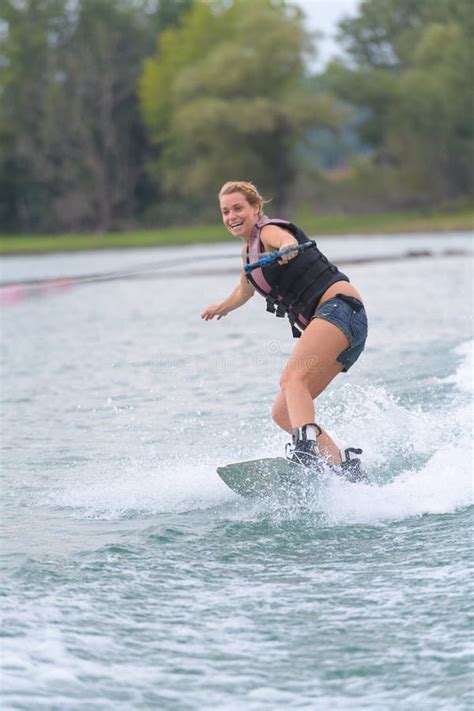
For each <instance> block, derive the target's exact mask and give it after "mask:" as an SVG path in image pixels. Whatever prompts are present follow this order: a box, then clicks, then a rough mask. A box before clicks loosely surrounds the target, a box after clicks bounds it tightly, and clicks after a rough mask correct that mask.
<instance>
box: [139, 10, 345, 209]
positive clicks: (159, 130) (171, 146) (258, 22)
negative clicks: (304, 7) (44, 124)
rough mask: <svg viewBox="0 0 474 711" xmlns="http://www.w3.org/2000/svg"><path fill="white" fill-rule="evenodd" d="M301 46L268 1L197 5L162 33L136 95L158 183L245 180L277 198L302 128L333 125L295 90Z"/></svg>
mask: <svg viewBox="0 0 474 711" xmlns="http://www.w3.org/2000/svg"><path fill="white" fill-rule="evenodd" d="M310 49H311V43H310V41H309V38H308V36H307V35H306V33H305V31H304V29H303V26H302V20H301V16H300V14H299V13H298V12H296V11H294V10H292V9H290V7H288V6H287V5H286V3H285V2H281V1H276V0H259V2H258V3H255V2H252V1H250V0H234V2H233V3H226V2H218V1H216V2H213V3H212V6H211V5H210V4H208V3H202V2H199V3H196V5H195V6H194V8H193V10H192V11H191V13H190V14H189V15H187V16H186V17H184V19H183V23H182V25H181V26H180V27H177V28H174V29H170V30H167V31H166V32H165V33H163V34H162V35H161V37H160V41H159V45H158V48H157V52H156V54H155V56H154V57H153V58H151V59H150V60H148V61H147V62H146V63H145V69H144V73H143V76H142V80H141V91H140V96H141V105H142V110H143V116H144V119H145V122H146V125H147V127H148V129H149V132H150V135H151V137H152V140H153V141H154V143H155V144H156V145H157V146H159V148H160V150H161V155H160V160H159V162H158V164H157V165H156V166H155V175H156V176H157V178H158V179H159V180H161V181H163V184H164V185H165V187H166V188H167V189H168V190H169V191H170V192H171V193H173V192H177V193H178V194H181V195H184V196H188V195H199V194H206V193H207V192H209V191H212V192H214V193H215V192H216V190H217V189H218V188H219V186H220V184H221V183H222V182H224V181H225V180H229V179H235V178H240V179H246V180H250V179H252V180H254V181H256V182H257V184H258V185H259V186H260V187H261V188H262V189H263V190H264V191H266V192H267V193H268V194H271V195H272V196H273V198H274V203H275V204H276V205H278V204H281V203H282V202H283V201H284V199H285V195H286V189H287V187H288V185H289V184H291V182H292V180H293V178H294V176H295V172H296V165H295V147H296V145H297V144H298V142H300V141H301V140H302V139H303V137H304V134H305V131H306V130H307V129H308V128H309V127H312V126H325V127H331V128H334V127H335V126H337V124H338V118H339V115H338V113H337V111H336V110H335V107H334V103H333V101H332V100H331V99H330V98H329V97H328V96H321V97H316V96H314V95H313V94H312V93H309V92H308V91H307V90H306V89H305V87H304V84H303V80H304V76H305V65H304V58H305V53H306V52H308V51H309V50H310Z"/></svg>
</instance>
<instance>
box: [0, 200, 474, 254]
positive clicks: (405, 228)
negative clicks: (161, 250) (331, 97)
mask: <svg viewBox="0 0 474 711" xmlns="http://www.w3.org/2000/svg"><path fill="white" fill-rule="evenodd" d="M294 219H295V221H297V219H296V217H295V218H294ZM300 224H301V226H302V227H303V228H304V229H305V231H306V232H307V233H308V234H309V235H311V236H318V235H347V234H367V235H369V234H400V233H409V232H456V231H468V230H472V229H473V226H474V211H473V210H472V209H470V210H467V209H463V210H457V211H450V212H439V213H434V212H433V213H423V214H422V213H413V212H411V213H381V214H371V215H357V216H341V215H321V216H318V217H311V218H308V217H304V218H303V219H301V221H300ZM227 239H228V236H227V233H226V231H225V229H224V227H223V226H222V225H208V226H202V227H169V228H164V229H157V230H138V231H135V232H120V233H110V234H105V235H100V234H67V235H55V236H41V235H38V236H30V235H21V236H18V235H16V236H13V235H4V236H0V254H2V255H8V254H11V255H13V254H43V253H48V252H75V251H81V250H96V249H128V248H138V247H157V246H165V245H166V246H177V245H186V244H205V243H211V242H224V241H226V240H227Z"/></svg>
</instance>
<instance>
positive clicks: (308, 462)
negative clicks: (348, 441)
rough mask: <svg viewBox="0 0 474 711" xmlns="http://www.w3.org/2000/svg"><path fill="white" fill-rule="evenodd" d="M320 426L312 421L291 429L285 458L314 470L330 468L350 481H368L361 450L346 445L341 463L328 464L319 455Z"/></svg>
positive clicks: (319, 470)
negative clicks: (290, 439)
mask: <svg viewBox="0 0 474 711" xmlns="http://www.w3.org/2000/svg"><path fill="white" fill-rule="evenodd" d="M321 431H322V430H321V428H320V427H319V425H317V424H315V423H314V422H312V423H308V424H307V425H303V426H302V427H295V428H293V430H292V433H291V434H292V442H291V443H289V444H287V446H286V458H287V459H288V460H289V461H290V462H293V463H294V464H300V465H301V466H303V467H306V468H307V469H312V470H314V471H315V472H321V471H324V470H326V471H327V470H328V469H329V470H330V471H332V472H334V474H336V475H337V476H342V477H344V478H345V479H347V481H350V482H351V483H355V482H368V481H369V479H368V477H367V474H366V473H365V472H364V470H363V468H362V464H361V461H360V458H359V457H358V456H357V455H359V454H362V450H361V449H359V448H356V447H347V449H344V450H341V463H340V464H335V465H334V464H328V463H327V462H326V461H325V460H324V458H323V457H322V456H321V452H320V451H319V447H318V443H317V438H318V437H319V435H320V434H321Z"/></svg>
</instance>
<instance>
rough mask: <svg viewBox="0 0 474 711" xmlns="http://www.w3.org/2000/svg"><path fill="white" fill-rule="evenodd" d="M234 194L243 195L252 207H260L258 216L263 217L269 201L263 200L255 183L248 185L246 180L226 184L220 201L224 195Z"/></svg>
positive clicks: (220, 195) (221, 190)
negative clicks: (264, 207)
mask: <svg viewBox="0 0 474 711" xmlns="http://www.w3.org/2000/svg"><path fill="white" fill-rule="evenodd" d="M232 193H240V194H241V195H243V196H244V198H245V199H246V200H247V202H248V203H249V204H250V205H252V207H258V216H259V217H263V204H264V202H268V201H267V200H264V199H263V197H262V196H261V195H260V193H259V192H258V190H257V188H256V187H255V185H254V184H253V183H246V182H245V181H244V180H231V181H229V182H228V183H224V185H223V186H222V188H221V189H220V190H219V200H220V198H221V197H222V195H231V194H232Z"/></svg>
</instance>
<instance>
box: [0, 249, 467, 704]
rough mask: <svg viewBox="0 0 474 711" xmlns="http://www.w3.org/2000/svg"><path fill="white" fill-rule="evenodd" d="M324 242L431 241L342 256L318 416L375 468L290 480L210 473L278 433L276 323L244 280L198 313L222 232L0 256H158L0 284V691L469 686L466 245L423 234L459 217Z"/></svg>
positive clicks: (154, 693) (50, 265)
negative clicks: (347, 348)
mask: <svg viewBox="0 0 474 711" xmlns="http://www.w3.org/2000/svg"><path fill="white" fill-rule="evenodd" d="M318 242H319V244H320V246H321V248H323V249H324V251H325V252H326V253H327V255H328V256H329V257H330V258H333V259H337V260H338V261H339V262H340V263H341V266H342V267H343V268H344V260H350V259H352V258H360V257H361V256H362V257H364V256H365V257H370V256H378V257H380V256H383V255H387V256H391V257H394V256H397V255H402V254H405V253H407V252H408V251H413V250H425V249H428V250H429V251H431V252H433V253H434V254H435V255H438V256H434V257H431V258H430V257H419V258H417V259H406V260H400V261H387V262H374V263H367V264H359V265H352V266H348V267H347V269H346V271H347V272H348V273H349V275H350V277H351V280H352V281H353V282H354V284H355V285H356V286H357V288H358V289H359V290H360V291H361V292H362V294H363V295H364V298H365V302H366V307H367V311H368V314H369V322H370V335H369V341H368V344H367V348H366V351H365V352H364V354H363V355H362V357H361V358H360V360H359V361H358V363H357V364H356V365H355V366H354V367H353V369H352V370H351V371H350V372H349V373H348V374H342V375H340V376H338V378H337V379H336V381H335V382H334V383H333V384H332V385H331V386H330V388H329V389H328V390H327V391H326V393H324V394H323V396H322V397H321V398H319V399H318V402H317V418H318V421H320V422H321V423H322V424H323V425H324V426H325V427H326V428H327V429H328V430H329V431H330V432H331V434H332V435H333V437H334V438H335V440H336V441H337V442H338V443H339V444H340V445H341V446H343V445H344V446H360V447H362V448H363V450H364V455H363V458H364V462H365V464H366V466H367V468H368V471H369V475H370V478H371V481H372V485H371V486H365V485H352V484H348V483H345V482H342V481H341V480H334V481H333V480H331V481H326V482H325V483H324V485H323V486H321V488H320V489H319V490H318V492H317V494H315V495H314V496H313V497H310V498H308V499H306V500H305V501H302V502H301V503H300V505H298V506H296V505H295V504H294V502H293V503H291V502H288V503H286V502H282V501H278V502H277V501H271V500H269V501H257V502H255V501H247V500H243V499H240V498H239V497H237V496H236V495H234V494H233V493H232V492H231V491H229V490H228V489H227V488H226V486H225V485H224V484H223V483H222V482H221V481H220V480H219V478H218V477H217V475H216V473H215V470H216V467H217V466H219V465H222V464H226V463H229V462H233V461H238V460H243V459H252V458H257V457H264V456H278V455H281V454H282V453H283V449H284V445H285V442H286V441H287V436H286V435H285V434H284V433H280V432H278V431H277V428H276V426H275V425H273V423H272V422H271V420H270V408H271V404H272V400H273V398H274V396H275V394H276V392H277V390H278V381H279V375H280V372H281V370H282V368H283V366H284V364H285V362H286V359H287V358H288V355H289V354H290V352H291V348H292V346H293V341H292V339H291V333H290V329H289V327H288V324H287V323H286V322H284V321H283V320H282V319H278V320H277V319H275V318H274V317H271V316H270V315H268V314H266V313H265V304H264V301H263V300H262V299H261V298H260V297H258V296H256V297H255V298H254V299H252V300H251V301H250V302H249V303H248V304H247V305H246V306H245V307H243V308H242V309H240V310H238V311H236V312H234V313H232V314H230V315H229V316H228V317H227V318H225V319H223V320H221V321H219V322H217V321H212V322H209V323H204V322H203V321H201V319H200V317H199V314H200V311H201V310H202V308H203V307H204V306H206V305H208V304H209V303H211V302H213V301H219V300H221V299H222V298H223V297H224V296H226V295H227V293H228V292H229V291H230V290H231V289H232V288H233V287H234V285H235V283H236V279H237V271H236V272H235V274H232V273H228V269H229V268H230V269H235V268H236V265H237V263H238V256H237V254H238V248H236V245H235V244H234V245H233V244H232V243H229V244H227V245H216V246H214V247H210V246H206V247H190V248H179V249H178V248H176V249H164V250H140V251H138V250H137V251H133V252H104V253H100V254H93V253H88V254H80V255H51V256H45V257H36V258H32V257H21V258H20V257H18V258H9V259H5V260H4V261H3V265H2V280H3V281H15V280H27V279H36V278H51V279H53V278H56V277H65V276H67V277H71V276H74V275H79V274H92V273H100V272H103V271H112V270H124V269H131V270H133V268H134V267H137V269H138V268H140V269H142V268H143V266H145V267H146V265H148V266H149V267H150V268H152V267H153V265H155V266H156V274H155V275H154V278H151V277H153V273H149V274H148V277H149V278H147V279H136V280H117V281H112V282H104V283H91V284H88V285H82V286H77V287H74V286H71V285H70V288H67V289H66V288H64V289H62V290H59V291H57V292H53V291H50V292H45V295H44V297H43V298H29V297H31V296H34V295H35V294H28V293H27V292H25V293H23V295H22V296H21V298H17V299H15V300H13V301H11V302H6V303H5V304H4V305H3V308H2V312H1V331H2V379H1V399H2V419H3V422H2V444H3V455H2V463H3V467H2V469H3V474H2V477H3V484H2V491H3V512H2V513H3V516H2V518H3V523H4V528H5V537H4V542H3V545H2V563H3V564H2V569H3V573H4V575H3V586H2V588H3V592H2V609H3V619H4V622H3V631H2V635H3V637H2V644H1V649H2V663H3V672H2V677H1V682H2V683H1V686H2V690H3V705H2V708H3V709H15V710H16V709H18V710H19V709H25V710H30V709H31V710H33V709H34V710H36V709H44V710H46V709H48V710H49V709H50V710H53V709H54V710H56V709H58V710H59V709H60V710H61V711H76V710H77V711H79V710H81V711H82V710H84V711H85V710H86V709H87V711H89V710H95V709H100V710H109V709H110V710H112V709H113V710H116V709H124V710H125V709H127V710H128V709H159V710H160V711H161V710H163V711H168V710H169V711H181V710H182V711H188V710H189V711H191V710H192V711H194V710H195V709H196V710H199V711H202V710H206V709H219V710H222V709H226V710H227V709H229V710H233V709H236V710H240V709H245V711H274V710H275V709H318V711H319V710H321V709H322V710H325V709H328V710H329V709H331V710H333V709H336V710H341V711H342V710H344V711H345V710H346V709H354V708H356V709H370V710H373V711H379V710H380V709H390V710H391V709H393V710H394V711H395V709H397V711H399V710H406V711H413V710H414V709H420V711H421V710H423V711H425V710H426V709H430V710H432V709H443V711H444V710H447V709H453V711H454V710H456V711H464V710H466V711H467V710H468V709H469V710H470V709H472V708H473V701H474V700H473V687H472V679H473V676H472V664H471V652H472V627H471V626H470V623H469V615H472V603H471V600H472V597H470V594H471V590H470V588H469V580H470V574H471V573H470V568H471V561H472V499H473V496H472V386H473V370H472V357H473V340H472V339H473V305H472V277H473V267H472V258H470V257H469V256H446V257H442V256H440V255H441V253H442V252H443V251H444V250H445V249H449V248H453V249H462V250H465V251H467V252H471V254H472V236H471V235H444V236H439V235H437V236H434V235H433V236H430V235H424V236H411V237H385V238H376V237H371V238H367V239H366V238H362V237H347V238H327V239H321V240H318ZM204 257H206V259H204ZM208 257H209V261H207V258H208ZM227 257H228V261H226V259H227ZM197 272H199V273H197ZM36 295H37V294H36Z"/></svg>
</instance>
